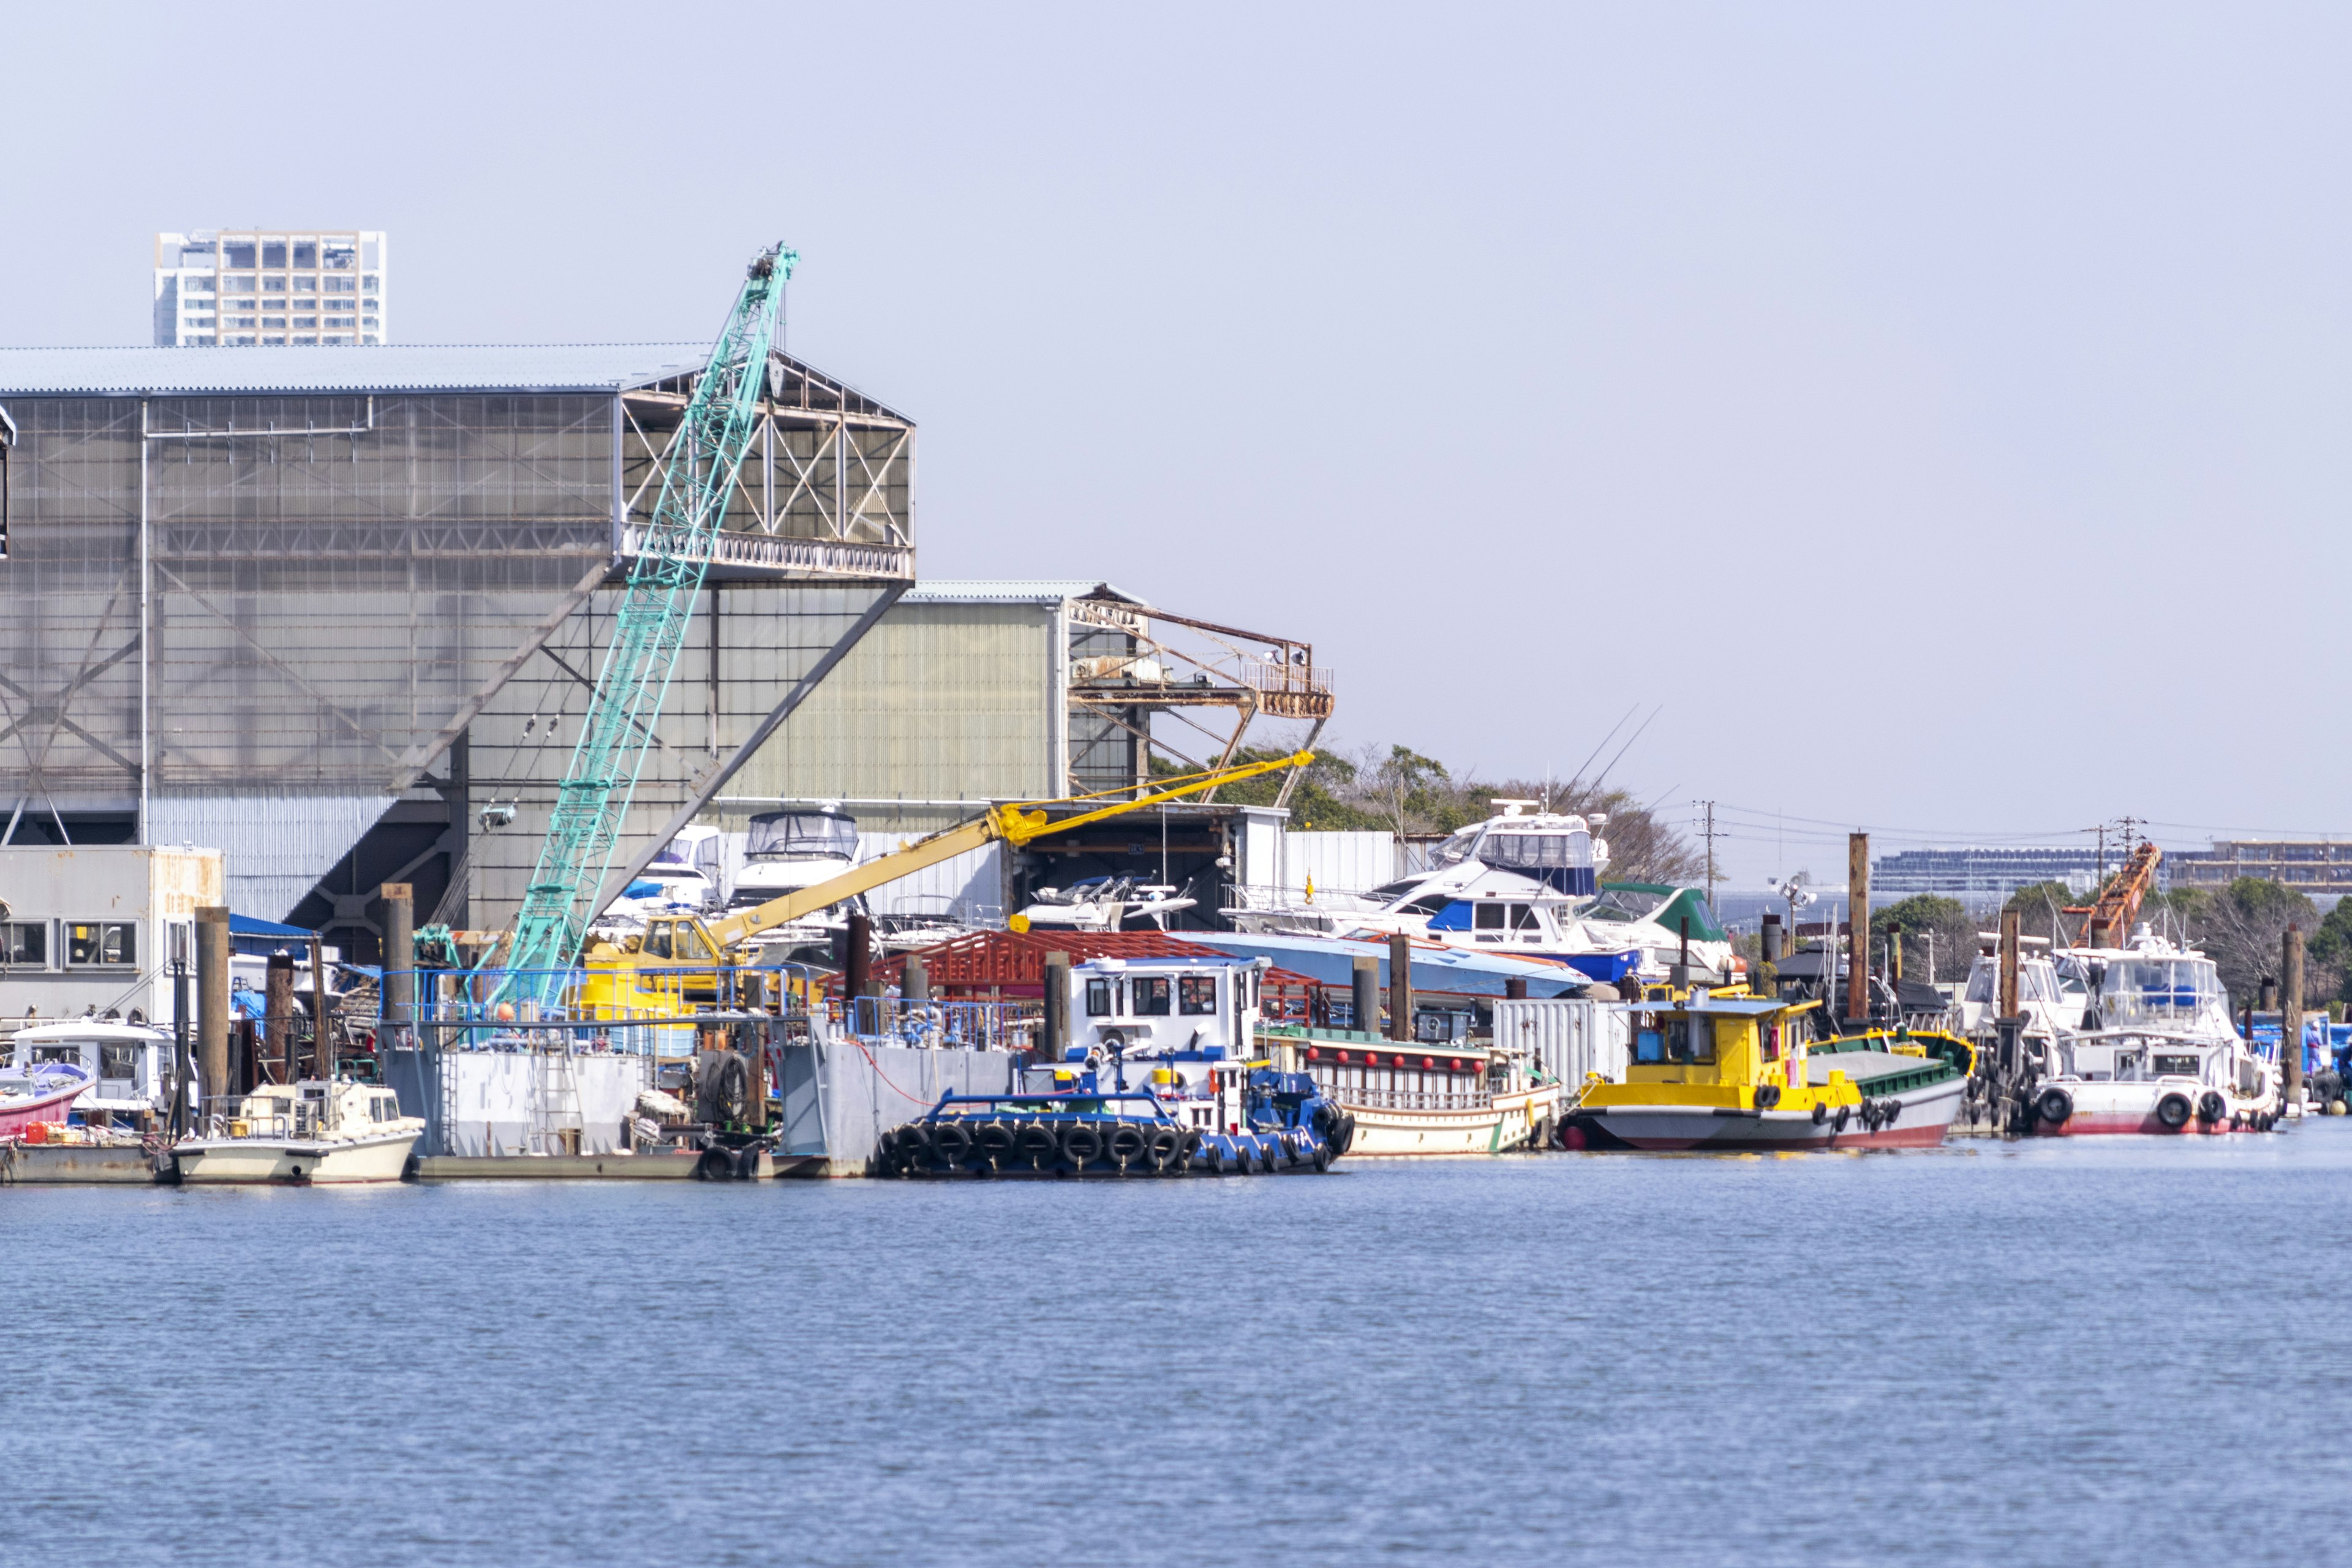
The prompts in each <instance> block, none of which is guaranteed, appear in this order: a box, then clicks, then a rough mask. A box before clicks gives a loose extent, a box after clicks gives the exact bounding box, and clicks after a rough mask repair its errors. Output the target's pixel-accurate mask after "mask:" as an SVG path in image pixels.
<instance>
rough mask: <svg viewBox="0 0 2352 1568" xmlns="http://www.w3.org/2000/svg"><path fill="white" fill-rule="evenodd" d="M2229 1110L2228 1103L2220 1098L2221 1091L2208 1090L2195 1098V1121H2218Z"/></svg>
mask: <svg viewBox="0 0 2352 1568" xmlns="http://www.w3.org/2000/svg"><path fill="white" fill-rule="evenodd" d="M2229 1110H2230V1102H2229V1101H2228V1100H2223V1099H2222V1098H2221V1090H2220V1089H2207V1090H2206V1091H2205V1092H2204V1093H2203V1094H2200V1095H2199V1096H2198V1097H2197V1120H2198V1121H2221V1118H2222V1117H2223V1116H2225V1115H2227V1114H2228V1112H2229Z"/></svg>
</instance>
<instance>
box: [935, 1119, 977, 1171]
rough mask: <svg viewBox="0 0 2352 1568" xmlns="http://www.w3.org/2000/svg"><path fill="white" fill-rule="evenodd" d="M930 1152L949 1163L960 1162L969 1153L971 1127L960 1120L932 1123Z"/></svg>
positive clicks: (958, 1163)
mask: <svg viewBox="0 0 2352 1568" xmlns="http://www.w3.org/2000/svg"><path fill="white" fill-rule="evenodd" d="M931 1152H933V1153H935V1154H937V1155H938V1156H939V1157H940V1159H942V1160H944V1161H946V1162H947V1163H949V1164H950V1165H961V1164H962V1163H964V1160H965V1159H966V1158H967V1157H968V1156H969V1155H970V1154H971V1128H969V1127H966V1126H965V1125H964V1124H963V1123H962V1122H961V1121H940V1122H935V1123H933V1124H932V1127H931Z"/></svg>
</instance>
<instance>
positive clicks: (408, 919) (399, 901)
mask: <svg viewBox="0 0 2352 1568" xmlns="http://www.w3.org/2000/svg"><path fill="white" fill-rule="evenodd" d="M377 896H378V897H380V898H382V899H383V954H382V957H383V985H381V986H380V987H378V989H377V992H376V1016H377V1019H378V1021H379V1022H380V1023H381V1024H383V1025H385V1026H387V1028H386V1029H385V1030H384V1031H383V1032H385V1033H390V1032H392V1031H393V1030H395V1029H402V1028H406V1027H409V1026H413V1025H414V1024H415V1022H416V901H415V900H416V889H415V886H414V885H413V884H411V883H407V882H386V883H384V884H383V888H382V889H381V890H380V891H379V893H378V895H377Z"/></svg>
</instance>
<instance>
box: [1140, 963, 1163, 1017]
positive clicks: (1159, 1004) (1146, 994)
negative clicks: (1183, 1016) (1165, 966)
mask: <svg viewBox="0 0 2352 1568" xmlns="http://www.w3.org/2000/svg"><path fill="white" fill-rule="evenodd" d="M1133 984H1134V987H1135V1014H1136V1016H1137V1017H1139V1018H1164V1017H1166V1016H1168V976H1166V975H1164V974H1139V975H1137V976H1136V977H1135V980H1134V982H1133Z"/></svg>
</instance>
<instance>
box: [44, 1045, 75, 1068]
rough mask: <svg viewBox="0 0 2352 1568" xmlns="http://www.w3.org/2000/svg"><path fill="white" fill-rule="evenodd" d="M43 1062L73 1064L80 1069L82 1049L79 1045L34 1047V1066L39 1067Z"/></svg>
mask: <svg viewBox="0 0 2352 1568" xmlns="http://www.w3.org/2000/svg"><path fill="white" fill-rule="evenodd" d="M43 1062H71V1063H73V1064H74V1065H75V1066H76V1067H79V1066H80V1065H81V1047H79V1045H69V1046H35V1047H33V1065H34V1066H36V1067H38V1066H39V1065H40V1064H41V1063H43Z"/></svg>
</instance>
